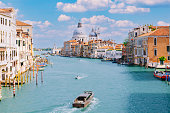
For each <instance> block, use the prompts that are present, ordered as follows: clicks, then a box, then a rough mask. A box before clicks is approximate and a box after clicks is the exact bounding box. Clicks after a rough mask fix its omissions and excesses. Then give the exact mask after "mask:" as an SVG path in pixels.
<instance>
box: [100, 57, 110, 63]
mask: <svg viewBox="0 0 170 113" xmlns="http://www.w3.org/2000/svg"><path fill="white" fill-rule="evenodd" d="M101 61H102V62H110V61H113V59H112V58H103V59H102V60H101Z"/></svg>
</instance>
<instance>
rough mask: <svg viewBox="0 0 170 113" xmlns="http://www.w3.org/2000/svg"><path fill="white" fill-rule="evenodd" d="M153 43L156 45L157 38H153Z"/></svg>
mask: <svg viewBox="0 0 170 113" xmlns="http://www.w3.org/2000/svg"><path fill="white" fill-rule="evenodd" d="M154 45H155V46H156V45H157V39H156V38H154Z"/></svg>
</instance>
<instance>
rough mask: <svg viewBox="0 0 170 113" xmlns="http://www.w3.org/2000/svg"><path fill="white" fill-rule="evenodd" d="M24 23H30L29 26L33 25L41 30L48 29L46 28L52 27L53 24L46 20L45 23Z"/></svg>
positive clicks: (29, 21)
mask: <svg viewBox="0 0 170 113" xmlns="http://www.w3.org/2000/svg"><path fill="white" fill-rule="evenodd" d="M23 22H25V23H28V24H31V25H33V26H36V27H39V28H41V29H43V28H46V27H48V26H50V25H52V24H51V23H50V22H49V21H47V20H46V21H45V22H42V21H31V20H25V21H23Z"/></svg>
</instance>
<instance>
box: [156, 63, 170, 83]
mask: <svg viewBox="0 0 170 113" xmlns="http://www.w3.org/2000/svg"><path fill="white" fill-rule="evenodd" d="M153 75H154V77H156V78H160V79H161V80H168V79H169V78H170V70H169V66H164V65H159V66H157V67H156V68H155V71H154V73H153Z"/></svg>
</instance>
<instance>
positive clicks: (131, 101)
mask: <svg viewBox="0 0 170 113" xmlns="http://www.w3.org/2000/svg"><path fill="white" fill-rule="evenodd" d="M49 59H50V61H51V62H53V63H54V64H53V66H48V67H46V69H45V71H44V72H43V75H44V76H43V77H44V83H41V80H40V79H41V76H40V73H39V76H38V82H39V83H38V85H37V86H36V84H35V79H32V81H31V82H29V83H28V84H25V85H23V86H22V87H21V86H20V88H19V89H17V91H16V97H15V98H13V97H12V88H11V89H9V88H3V89H2V96H3V100H2V101H1V102H0V112H2V113H6V112H8V113H10V112H17V113H21V112H35V113H49V112H51V113H72V112H73V113H81V112H84V113H87V112H89V113H146V112H148V113H168V112H170V86H168V85H167V84H166V83H165V82H163V81H160V80H158V79H156V78H154V77H153V69H147V70H146V69H144V68H143V67H138V66H123V65H117V64H113V63H109V62H101V61H100V60H98V59H85V58H67V57H59V56H50V57H49ZM77 75H79V76H81V77H82V78H81V79H79V80H75V79H74V77H75V76H77ZM85 90H92V91H93V92H94V93H95V98H94V100H93V101H92V103H91V104H90V106H89V107H87V108H85V109H77V108H72V107H71V104H72V102H73V100H74V99H75V98H76V97H77V96H78V95H79V94H81V93H82V92H83V91H85Z"/></svg>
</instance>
